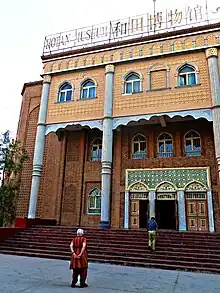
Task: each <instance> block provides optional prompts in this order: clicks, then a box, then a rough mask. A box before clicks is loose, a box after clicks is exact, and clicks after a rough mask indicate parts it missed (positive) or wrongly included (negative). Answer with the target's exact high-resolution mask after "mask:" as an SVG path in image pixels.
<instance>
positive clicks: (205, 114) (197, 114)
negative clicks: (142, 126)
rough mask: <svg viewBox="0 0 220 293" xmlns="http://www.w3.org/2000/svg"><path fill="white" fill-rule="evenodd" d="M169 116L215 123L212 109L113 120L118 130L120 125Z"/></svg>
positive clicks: (114, 127)
mask: <svg viewBox="0 0 220 293" xmlns="http://www.w3.org/2000/svg"><path fill="white" fill-rule="evenodd" d="M162 115H167V116H169V117H170V118H173V117H175V116H180V117H186V116H192V117H193V118H195V119H199V118H205V119H207V120H208V121H213V117H212V111H211V110H210V109H199V110H188V111H178V112H165V113H155V114H143V115H137V116H126V117H118V118H114V119H113V129H116V128H117V127H118V126H120V125H127V124H128V123H129V122H137V121H139V120H141V119H144V120H150V118H152V117H154V116H158V117H160V116H162Z"/></svg>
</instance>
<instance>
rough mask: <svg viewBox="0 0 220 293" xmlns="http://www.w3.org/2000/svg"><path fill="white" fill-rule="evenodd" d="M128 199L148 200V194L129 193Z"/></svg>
mask: <svg viewBox="0 0 220 293" xmlns="http://www.w3.org/2000/svg"><path fill="white" fill-rule="evenodd" d="M130 199H138V200H139V199H146V200H147V199H148V193H145V192H144V193H143V192H131V193H130Z"/></svg>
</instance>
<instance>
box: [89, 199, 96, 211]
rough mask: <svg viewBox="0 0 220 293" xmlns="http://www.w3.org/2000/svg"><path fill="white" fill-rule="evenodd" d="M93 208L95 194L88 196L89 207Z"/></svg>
mask: <svg viewBox="0 0 220 293" xmlns="http://www.w3.org/2000/svg"><path fill="white" fill-rule="evenodd" d="M94 208H95V196H90V198H89V209H94Z"/></svg>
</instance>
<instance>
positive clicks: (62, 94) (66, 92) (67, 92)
mask: <svg viewBox="0 0 220 293" xmlns="http://www.w3.org/2000/svg"><path fill="white" fill-rule="evenodd" d="M72 95H73V88H72V86H71V85H70V84H69V83H65V84H64V85H62V86H61V87H60V90H59V95H58V102H68V101H72Z"/></svg>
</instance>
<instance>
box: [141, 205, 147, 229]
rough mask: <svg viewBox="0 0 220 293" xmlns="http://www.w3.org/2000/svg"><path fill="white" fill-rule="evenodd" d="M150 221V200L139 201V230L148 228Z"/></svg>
mask: <svg viewBox="0 0 220 293" xmlns="http://www.w3.org/2000/svg"><path fill="white" fill-rule="evenodd" d="M147 221H148V200H139V228H146V227H147Z"/></svg>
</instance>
